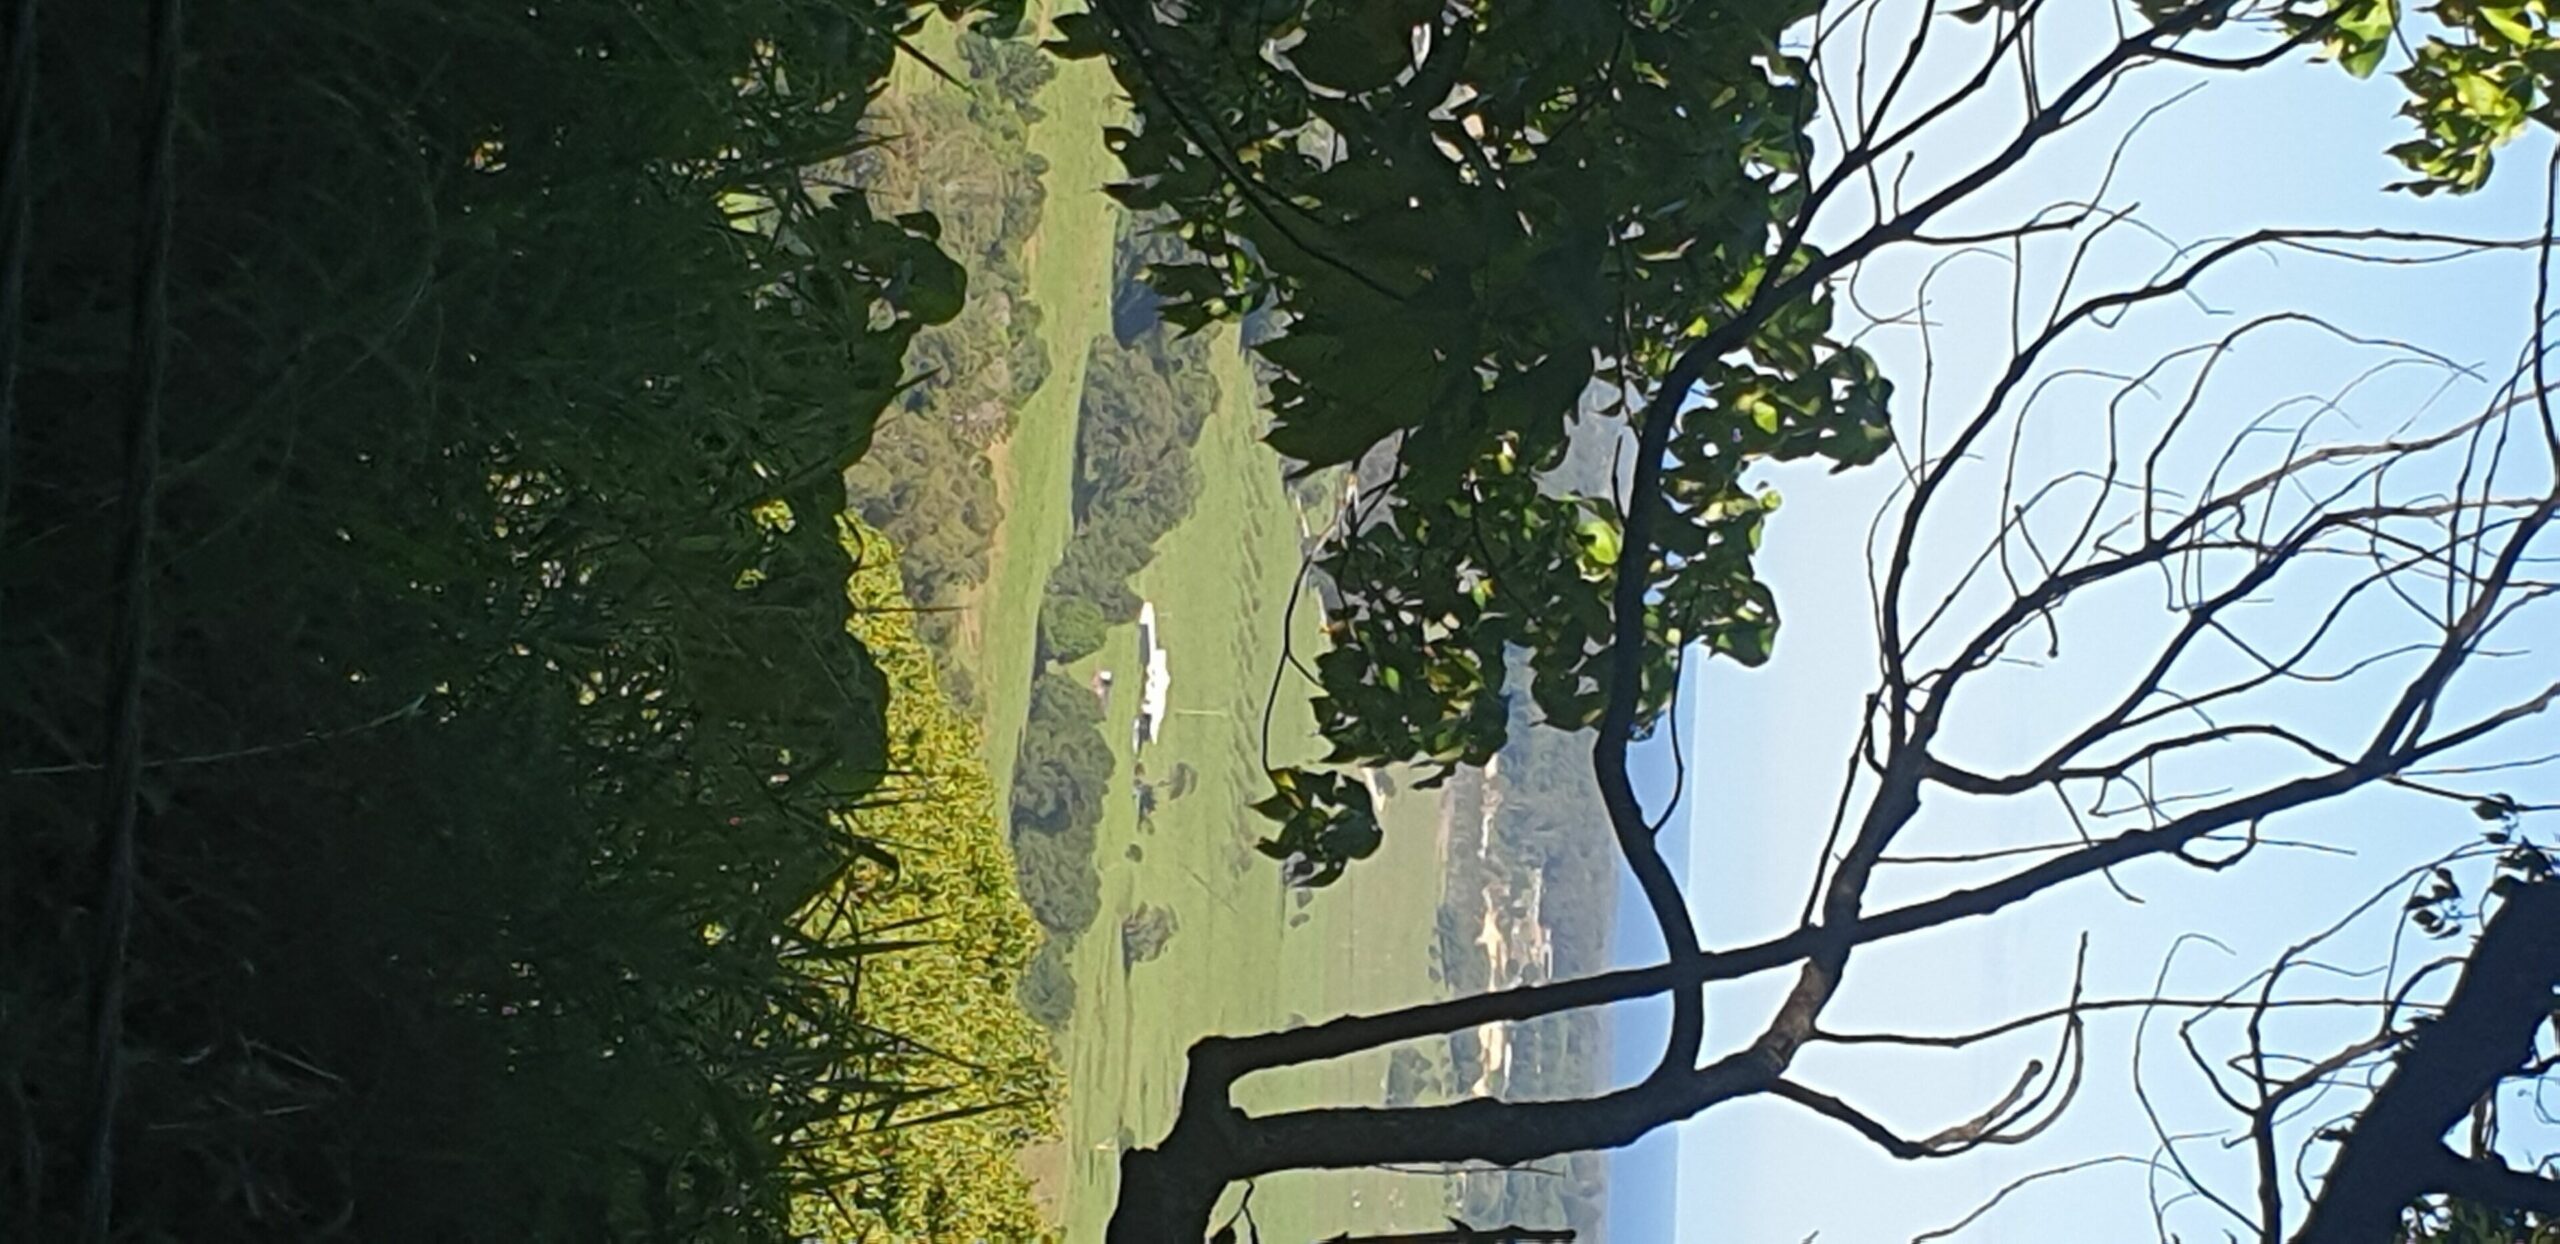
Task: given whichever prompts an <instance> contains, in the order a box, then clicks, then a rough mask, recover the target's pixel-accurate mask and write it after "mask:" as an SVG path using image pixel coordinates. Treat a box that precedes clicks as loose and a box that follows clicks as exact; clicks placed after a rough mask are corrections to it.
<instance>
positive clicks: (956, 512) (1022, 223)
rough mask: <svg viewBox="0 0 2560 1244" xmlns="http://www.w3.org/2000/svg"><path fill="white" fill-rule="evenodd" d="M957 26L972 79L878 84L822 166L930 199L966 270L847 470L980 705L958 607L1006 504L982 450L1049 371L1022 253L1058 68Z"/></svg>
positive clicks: (955, 682)
mask: <svg viewBox="0 0 2560 1244" xmlns="http://www.w3.org/2000/svg"><path fill="white" fill-rule="evenodd" d="M958 42H959V47H960V51H961V65H960V66H957V67H958V68H962V69H964V71H965V73H966V75H967V80H968V86H969V90H968V91H967V92H966V93H965V94H963V93H959V92H954V91H948V90H941V89H925V90H919V91H914V92H893V93H890V94H887V95H884V96H882V97H881V98H880V99H879V100H878V101H876V102H875V103H874V105H873V107H872V109H871V113H870V116H869V117H868V119H867V121H866V125H865V128H866V130H867V131H868V132H869V134H870V136H871V138H870V142H869V145H867V146H866V147H865V148H864V149H863V150H862V151H860V152H857V153H855V154H853V155H851V156H848V157H846V158H845V159H844V160H842V161H840V162H838V163H837V164H836V165H834V166H832V167H830V168H829V169H827V170H825V171H824V172H823V173H822V174H821V175H820V176H819V178H817V179H816V180H817V181H818V182H819V183H820V184H821V186H824V187H838V186H851V187H858V188H859V189H860V190H861V192H862V193H863V195H864V196H865V197H867V198H868V199H869V200H870V201H871V203H872V205H873V207H874V209H875V210H878V211H881V212H883V213H889V212H909V211H921V212H928V213H930V214H931V215H932V216H933V218H934V219H935V221H936V222H938V225H939V228H940V233H939V235H938V236H939V240H940V242H941V245H942V248H943V249H944V250H945V251H946V252H948V253H949V254H951V255H952V256H953V257H954V258H956V259H958V260H959V261H960V263H961V264H962V266H964V267H965V268H966V269H967V270H968V272H969V295H968V298H967V300H966V302H965V303H964V304H963V305H962V306H961V308H960V312H959V314H958V315H956V316H954V317H952V318H951V319H950V320H949V321H948V322H947V323H941V324H935V325H932V326H929V327H927V328H925V329H924V330H923V331H922V332H919V333H918V334H916V339H915V341H914V343H913V344H912V345H911V346H910V347H909V349H908V352H907V367H908V371H909V373H910V374H911V375H912V376H913V377H914V385H913V387H911V388H909V389H907V390H906V391H905V392H904V393H902V394H900V395H899V397H898V400H897V402H896V404H895V406H894V407H893V408H892V413H890V414H889V415H888V416H886V417H885V418H883V419H882V420H881V421H880V426H879V428H878V430H877V432H876V433H875V434H874V436H873V439H872V443H871V449H870V452H869V453H868V454H866V455H865V456H864V458H863V460H862V461H861V462H860V463H858V464H856V465H855V466H854V467H853V469H852V470H850V471H848V472H846V475H845V486H846V489H847V491H848V493H849V494H850V495H851V497H852V498H853V504H854V508H855V509H856V510H857V511H858V512H859V513H860V514H861V515H862V517H863V521H865V522H867V523H869V524H871V525H873V526H875V527H878V528H879V529H880V530H881V531H883V532H886V533H887V534H888V535H889V536H890V538H891V539H893V540H895V541H897V543H898V547H899V549H900V550H901V557H902V559H903V562H904V564H905V567H906V582H907V591H908V593H909V594H910V595H911V596H912V597H913V598H914V600H915V602H916V604H917V605H919V606H921V607H923V608H924V609H925V610H926V611H927V612H925V613H924V614H923V615H921V617H920V619H919V621H918V627H919V629H920V630H921V631H922V632H923V634H924V636H925V638H926V641H927V642H928V644H929V645H930V646H931V647H932V648H933V650H934V652H935V653H936V655H937V657H938V658H940V660H941V668H942V674H943V681H944V684H945V685H946V686H947V687H948V688H950V690H951V692H952V694H953V696H954V697H955V698H956V699H958V700H959V701H960V702H961V703H962V704H963V705H964V706H966V707H968V708H970V709H971V710H972V711H975V709H976V708H977V706H978V701H979V693H978V688H977V686H976V683H975V681H974V680H973V679H972V677H971V676H970V674H969V672H968V670H967V669H966V667H964V666H961V665H959V664H957V663H955V662H954V661H953V660H952V659H951V657H952V655H953V650H952V640H953V637H954V628H955V625H956V621H955V617H956V615H955V612H954V611H955V610H956V608H957V607H958V606H959V605H961V604H962V603H963V602H964V601H965V599H966V597H967V596H968V594H969V593H970V592H971V591H972V590H973V589H974V588H976V587H977V586H978V585H979V584H980V583H982V582H983V581H984V580H985V579H986V575H987V550H988V548H989V547H990V546H991V544H992V543H993V540H994V536H995V531H996V527H997V525H998V524H999V523H1001V522H1002V521H1003V518H1004V508H1003V503H1002V501H1001V500H1000V499H999V498H998V496H997V495H996V485H995V476H994V472H993V470H992V469H991V468H990V466H989V464H988V462H987V459H986V456H985V454H986V450H987V448H988V447H989V446H991V445H993V444H995V443H996V442H997V441H998V440H1001V439H1002V438H1003V437H1004V436H1005V435H1006V434H1007V433H1009V432H1011V431H1012V429H1013V419H1014V412H1015V411H1016V410H1017V409H1019V408H1020V406H1021V405H1022V403H1023V402H1024V401H1025V400H1026V399H1028V398H1029V397H1030V396H1031V395H1032V393H1033V392H1035V391H1037V390H1038V389H1039V387H1040V385H1041V384H1042V383H1043V382H1044V381H1046V380H1047V379H1048V376H1049V355H1048V350H1047V347H1046V345H1045V344H1044V342H1043V339H1042V337H1041V333H1040V324H1041V315H1040V307H1039V305H1038V304H1036V303H1034V302H1033V301H1032V300H1031V291H1030V285H1029V281H1028V278H1027V277H1026V276H1025V274H1024V272H1023V269H1022V259H1023V255H1024V253H1025V252H1026V250H1027V249H1028V247H1029V244H1030V241H1031V238H1032V236H1033V234H1034V233H1036V232H1037V231H1038V229H1039V227H1040V214H1041V209H1042V206H1043V204H1044V203H1045V201H1046V197H1047V196H1046V190H1045V188H1044V186H1043V183H1042V181H1041V177H1042V175H1043V174H1044V173H1046V172H1047V171H1048V170H1047V165H1046V162H1045V161H1043V160H1042V159H1041V158H1040V156H1039V155H1038V154H1036V153H1034V152H1033V151H1032V150H1031V149H1030V147H1029V141H1030V131H1029V125H1030V123H1031V122H1033V121H1035V120H1037V119H1039V117H1040V108H1039V105H1038V104H1037V103H1035V102H1034V101H1035V99H1036V98H1037V96H1038V95H1039V92H1040V89H1041V88H1042V87H1043V86H1045V85H1047V83H1048V81H1049V79H1050V77H1051V75H1052V74H1053V73H1054V72H1055V69H1054V66H1053V64H1052V62H1051V61H1050V59H1049V58H1048V57H1047V56H1045V55H1043V54H1041V52H1040V51H1039V50H1038V48H1037V47H1035V46H1034V45H1032V44H1031V43H1030V42H1029V41H1027V40H1020V39H990V38H986V37H984V36H982V35H979V34H976V33H963V34H961V35H960V36H959V39H958Z"/></svg>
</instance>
